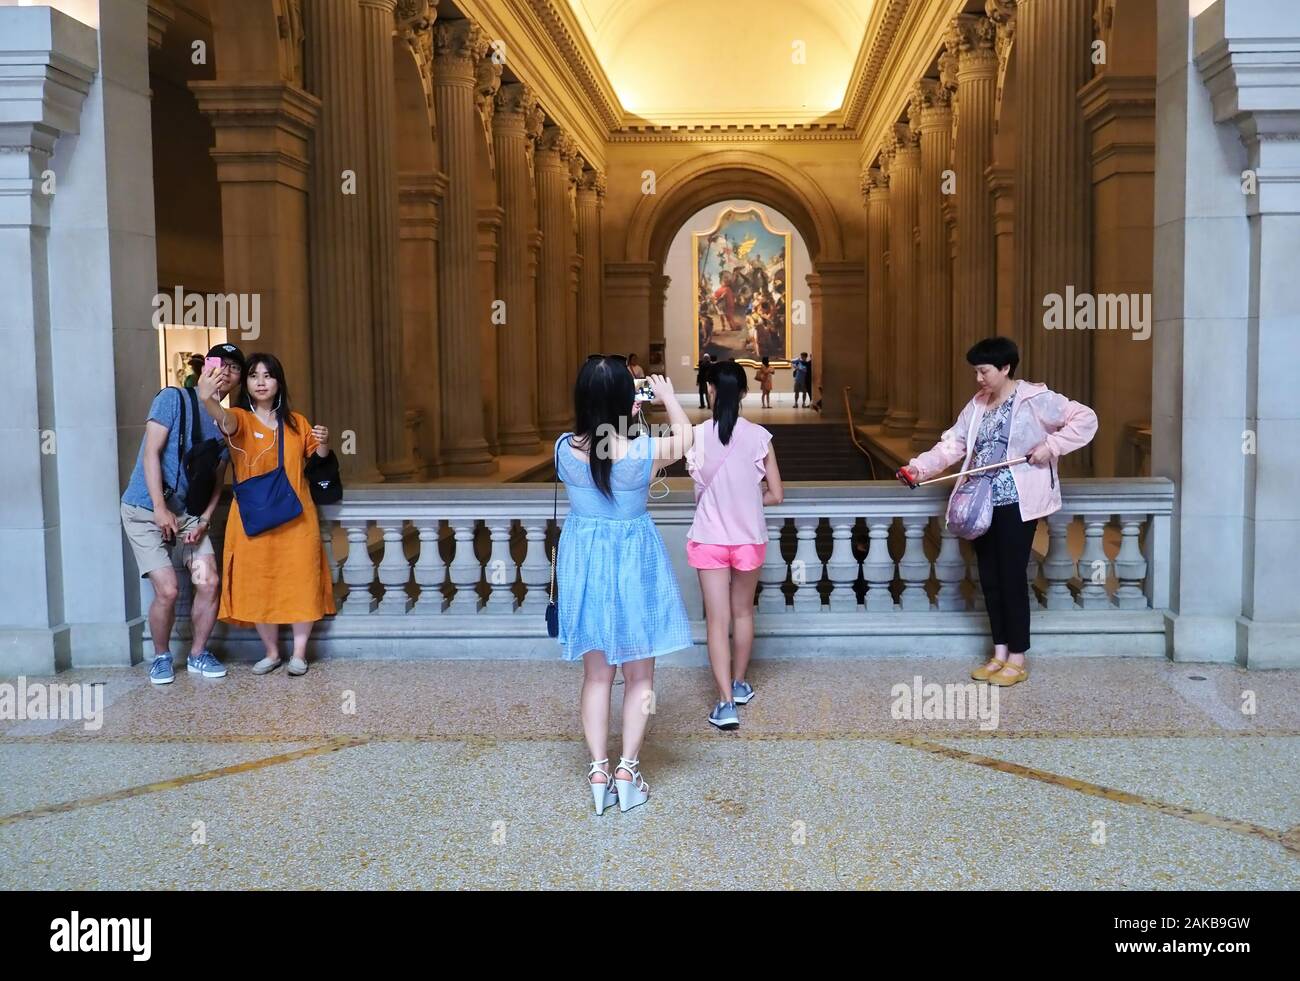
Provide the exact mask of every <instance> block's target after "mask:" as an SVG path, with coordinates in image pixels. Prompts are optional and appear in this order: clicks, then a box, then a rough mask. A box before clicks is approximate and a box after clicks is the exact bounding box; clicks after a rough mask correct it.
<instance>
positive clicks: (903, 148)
mask: <svg viewBox="0 0 1300 981" xmlns="http://www.w3.org/2000/svg"><path fill="white" fill-rule="evenodd" d="M893 137H894V141H893V147H892V154H893V157H894V162H895V164H897V163H900V162H901V157H902V155H903V154H907V153H909V152H911V151H917V150H919V149H920V146H921V130H920V129H919V128H918V127H916V126H909V125H908V124H907V123H895V124H894V131H893ZM916 159H917V161H919V160H920V157H919V156H918V157H917V158H916Z"/></svg>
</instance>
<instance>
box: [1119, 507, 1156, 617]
mask: <svg viewBox="0 0 1300 981" xmlns="http://www.w3.org/2000/svg"><path fill="white" fill-rule="evenodd" d="M1146 518H1147V516H1146V515H1145V514H1121V515H1120V516H1119V523H1120V527H1121V528H1122V529H1123V537H1122V538H1121V539H1120V543H1119V554H1118V555H1116V556H1115V578H1117V579H1118V580H1119V589H1118V590H1116V592H1115V604H1116V605H1117V606H1118V607H1119V608H1120V609H1121V610H1145V609H1146V608H1147V606H1148V603H1147V597H1146V593H1145V592H1144V591H1143V589H1142V584H1143V580H1145V579H1146V577H1147V560H1146V557H1145V556H1144V555H1143V554H1142V549H1141V548H1140V547H1139V544H1138V540H1139V536H1140V535H1141V533H1142V523H1143V522H1144V521H1146Z"/></svg>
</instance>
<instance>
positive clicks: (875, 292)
mask: <svg viewBox="0 0 1300 981" xmlns="http://www.w3.org/2000/svg"><path fill="white" fill-rule="evenodd" d="M865 184H866V195H867V397H866V402H865V403H864V404H863V406H862V419H863V422H866V423H878V422H880V421H881V420H882V419H884V418H885V413H886V412H887V411H888V410H889V372H890V364H891V353H892V352H891V351H890V330H889V269H888V267H887V266H886V264H885V256H886V253H887V252H888V251H889V178H888V177H886V176H885V173H884V171H883V170H881V168H879V167H872V168H871V169H870V170H868V171H867V174H866V181H865Z"/></svg>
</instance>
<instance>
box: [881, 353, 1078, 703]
mask: <svg viewBox="0 0 1300 981" xmlns="http://www.w3.org/2000/svg"><path fill="white" fill-rule="evenodd" d="M966 360H967V361H969V362H970V363H971V364H972V365H974V366H975V381H976V382H977V383H978V385H979V391H978V392H976V393H975V397H974V398H972V399H971V400H970V402H968V403H967V404H966V408H964V409H962V411H961V415H960V416H958V417H957V422H956V424H955V425H954V426H953V427H952V429H950V430H948V431H947V432H946V433H944V434H943V439H942V440H940V441H939V442H938V443H936V444H935V446H934V448H933V449H931V450H928V451H927V452H925V453H922V454H921V455H920V456H918V457H916V458H915V459H914V460H912V461H911V462H910V463H908V465H907V466H906V467H904V468H902V470H900V471H899V474H898V476H899V479H900V480H905V482H906V481H907V480H910V481H911V482H912V483H915V482H916V481H919V480H927V479H929V478H930V477H933V476H935V475H936V474H939V473H941V472H943V471H944V470H946V469H947V468H948V467H950V466H952V465H953V464H954V463H961V464H962V466H961V469H963V470H967V469H971V468H974V467H982V466H986V465H987V464H990V463H998V462H1000V461H1003V460H1014V459H1016V458H1017V457H1028V458H1029V461H1028V462H1027V463H1018V464H1014V465H1012V466H1009V467H1001V468H999V469H996V470H990V471H987V472H986V473H984V474H981V475H979V476H976V477H972V478H967V479H971V480H991V481H992V482H993V523H992V524H991V525H990V526H989V530H988V531H987V532H985V533H984V534H983V535H981V536H980V537H979V538H977V539H975V541H974V542H973V543H972V544H973V545H974V546H975V555H976V557H977V558H978V560H979V570H980V586H981V587H982V588H983V590H984V605H985V607H986V608H987V609H988V615H989V627H990V628H991V629H992V633H993V657H992V659H991V660H990V661H989V662H988V663H987V664H985V665H983V666H982V667H979V668H976V669H975V670H974V671H972V672H971V677H972V678H974V679H975V680H976V681H988V682H989V683H990V684H994V685H1000V686H1003V687H1006V686H1009V685H1015V684H1019V683H1020V682H1022V681H1024V680H1025V679H1026V678H1028V677H1029V669H1028V668H1027V667H1026V666H1025V652H1026V651H1028V650H1029V585H1028V582H1027V581H1026V575H1025V570H1026V566H1027V565H1028V563H1029V550H1030V547H1031V546H1032V545H1033V542H1034V531H1035V530H1036V529H1037V527H1038V519H1039V518H1043V517H1046V516H1047V515H1049V514H1052V513H1053V512H1055V511H1059V510H1060V508H1061V484H1060V480H1059V479H1058V475H1057V465H1056V461H1057V460H1059V459H1060V458H1061V457H1062V456H1063V455H1064V454H1066V453H1069V452H1070V451H1071V450H1077V449H1078V448H1079V447H1080V446H1086V445H1087V444H1088V443H1089V442H1090V441H1091V440H1092V437H1093V436H1094V435H1095V434H1096V432H1097V414H1096V413H1095V412H1093V411H1092V409H1090V408H1088V407H1087V406H1086V405H1081V404H1080V403H1078V402H1072V401H1070V400H1069V399H1067V398H1066V397H1065V396H1064V395H1058V394H1057V393H1056V392H1053V391H1052V390H1051V389H1049V388H1048V387H1047V386H1046V385H1040V384H1038V383H1036V382H1027V381H1017V380H1016V378H1015V374H1016V366H1017V365H1018V364H1019V363H1020V351H1019V350H1018V349H1017V348H1016V344H1015V342H1014V341H1012V340H1009V339H1007V338H1005V337H989V338H986V339H984V340H982V341H980V342H979V343H978V344H976V345H975V346H974V347H972V348H971V349H970V350H969V351H967V352H966ZM959 483H960V481H959Z"/></svg>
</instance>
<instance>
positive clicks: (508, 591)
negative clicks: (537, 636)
mask: <svg viewBox="0 0 1300 981" xmlns="http://www.w3.org/2000/svg"><path fill="white" fill-rule="evenodd" d="M486 524H487V526H488V533H489V534H490V535H491V537H492V551H491V554H490V555H489V556H488V571H487V582H488V589H489V590H490V592H489V593H488V598H487V602H486V603H485V604H484V605H483V612H484V613H513V612H514V609H515V594H514V588H513V587H514V584H515V578H516V576H515V572H516V570H515V562H514V559H513V558H511V556H510V527H511V521H510V519H509V518H488V519H487V522H486Z"/></svg>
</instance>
